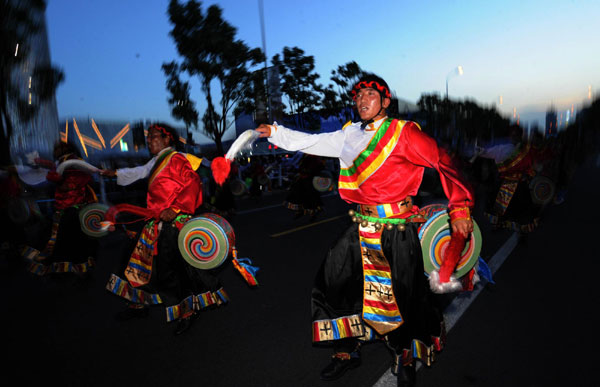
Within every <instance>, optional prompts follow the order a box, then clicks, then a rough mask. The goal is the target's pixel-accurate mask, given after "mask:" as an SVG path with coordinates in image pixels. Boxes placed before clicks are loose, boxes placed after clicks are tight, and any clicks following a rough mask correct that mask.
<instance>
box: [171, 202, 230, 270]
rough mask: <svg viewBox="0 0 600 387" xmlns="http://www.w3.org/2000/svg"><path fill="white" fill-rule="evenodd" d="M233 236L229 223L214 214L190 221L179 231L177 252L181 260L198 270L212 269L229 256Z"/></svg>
mask: <svg viewBox="0 0 600 387" xmlns="http://www.w3.org/2000/svg"><path fill="white" fill-rule="evenodd" d="M234 243H235V235H234V234H233V229H232V228H231V225H229V223H228V222H227V221H226V220H225V219H223V218H221V217H220V216H218V215H216V214H210V213H208V214H203V215H202V216H199V217H197V218H193V219H190V220H189V221H188V222H187V223H186V224H185V225H184V226H183V227H182V228H181V230H180V231H179V237H178V244H179V251H180V253H181V256H182V257H183V259H185V260H186V261H187V263H189V264H190V265H192V266H194V267H196V268H198V269H204V270H208V269H212V268H215V267H217V266H219V265H221V264H222V263H223V262H224V261H225V259H227V257H228V256H229V254H230V252H231V250H232V249H233V244H234Z"/></svg>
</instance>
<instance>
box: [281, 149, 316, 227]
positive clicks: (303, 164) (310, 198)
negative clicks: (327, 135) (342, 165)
mask: <svg viewBox="0 0 600 387" xmlns="http://www.w3.org/2000/svg"><path fill="white" fill-rule="evenodd" d="M324 167H325V163H324V162H323V159H322V158H321V157H317V156H313V155H309V154H305V155H304V156H302V160H300V166H299V167H298V173H297V174H296V177H295V179H294V182H293V183H292V185H291V187H290V193H289V194H288V196H287V197H286V199H285V202H284V206H285V207H286V208H289V209H290V210H292V211H294V213H295V219H298V218H300V217H302V216H303V215H309V216H310V220H311V221H313V220H315V218H316V217H317V214H318V213H319V212H321V211H323V201H322V200H321V193H320V192H319V191H317V190H316V189H315V187H314V186H313V178H314V177H315V176H316V175H317V174H318V173H319V172H321V171H322V170H323V168H324Z"/></svg>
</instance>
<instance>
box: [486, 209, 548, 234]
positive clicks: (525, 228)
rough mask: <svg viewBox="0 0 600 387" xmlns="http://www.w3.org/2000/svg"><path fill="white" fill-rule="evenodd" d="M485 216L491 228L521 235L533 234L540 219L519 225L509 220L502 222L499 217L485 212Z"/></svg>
mask: <svg viewBox="0 0 600 387" xmlns="http://www.w3.org/2000/svg"><path fill="white" fill-rule="evenodd" d="M485 216H486V217H487V218H488V220H489V221H490V224H492V226H494V227H496V228H500V229H506V230H511V231H516V232H520V233H523V234H528V233H531V232H533V231H534V230H535V229H536V228H537V226H538V225H539V222H540V218H534V219H533V221H531V223H525V224H521V223H517V222H513V221H510V220H502V219H501V218H500V217H498V216H496V215H492V214H490V213H487V212H486V213H485Z"/></svg>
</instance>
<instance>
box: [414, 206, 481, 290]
mask: <svg viewBox="0 0 600 387" xmlns="http://www.w3.org/2000/svg"><path fill="white" fill-rule="evenodd" d="M442 217H445V218H446V219H445V220H444V221H445V222H448V220H449V219H450V217H449V215H448V214H447V213H446V212H445V211H440V212H438V213H436V214H434V215H433V216H432V217H431V218H429V219H428V220H427V222H425V224H424V225H423V227H421V229H420V230H419V242H420V244H421V252H422V254H423V266H424V269H425V274H426V275H427V276H429V274H430V273H431V272H432V271H433V270H438V267H435V266H434V265H433V263H432V262H431V257H430V256H429V254H428V252H429V251H430V247H431V242H429V243H427V244H425V245H424V241H423V236H424V234H425V232H426V231H427V229H428V228H429V227H431V226H432V224H433V223H435V222H441V220H440V219H441V218H442ZM426 242H427V241H426ZM467 243H469V244H470V245H469V246H468V248H469V249H471V248H472V251H473V254H472V256H471V258H469V259H468V260H467V261H466V262H465V263H464V264H463V265H462V266H461V267H458V266H457V269H456V270H455V271H454V273H453V275H454V276H455V277H456V278H461V277H462V276H464V275H465V274H467V273H468V272H469V271H470V270H471V269H472V268H473V267H474V266H475V265H476V264H477V261H478V259H479V254H480V253H481V247H482V237H481V229H480V228H479V225H478V224H477V222H475V220H473V232H471V238H470V241H468V242H467ZM465 247H466V246H465ZM425 257H427V258H425Z"/></svg>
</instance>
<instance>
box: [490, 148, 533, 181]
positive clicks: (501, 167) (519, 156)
mask: <svg viewBox="0 0 600 387" xmlns="http://www.w3.org/2000/svg"><path fill="white" fill-rule="evenodd" d="M529 148H530V146H529V144H525V145H522V144H519V145H518V146H517V147H516V149H515V150H514V151H513V152H512V153H511V155H510V156H508V158H506V159H505V160H504V161H502V162H501V163H498V164H496V166H497V167H498V173H500V174H504V173H506V172H508V171H510V170H511V169H512V168H514V167H515V166H517V165H518V164H519V163H520V162H521V161H522V160H523V159H524V158H525V156H527V154H528V153H529Z"/></svg>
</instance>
